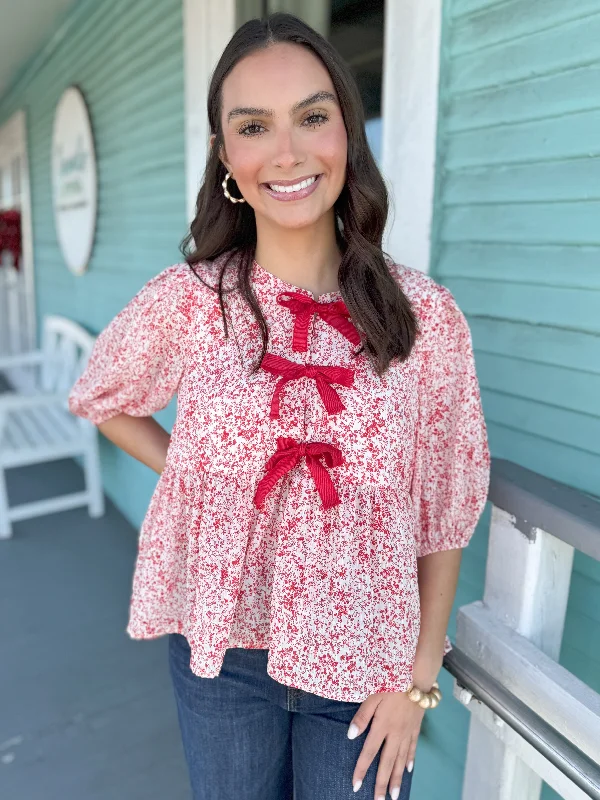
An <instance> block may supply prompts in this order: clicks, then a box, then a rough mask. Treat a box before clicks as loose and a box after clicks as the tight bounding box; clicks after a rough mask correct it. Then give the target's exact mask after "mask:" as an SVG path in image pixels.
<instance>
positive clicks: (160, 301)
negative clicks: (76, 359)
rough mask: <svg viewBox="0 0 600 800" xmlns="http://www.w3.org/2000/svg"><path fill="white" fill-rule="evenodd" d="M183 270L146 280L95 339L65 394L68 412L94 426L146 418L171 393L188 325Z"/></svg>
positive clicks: (181, 267)
mask: <svg viewBox="0 0 600 800" xmlns="http://www.w3.org/2000/svg"><path fill="white" fill-rule="evenodd" d="M185 267H186V265H176V266H174V267H169V268H168V269H166V270H164V271H163V272H161V273H160V274H159V275H157V276H156V277H154V278H152V279H151V280H150V281H148V283H146V285H145V286H144V287H143V288H142V289H141V290H140V291H139V292H138V293H137V294H136V295H135V297H134V298H133V299H132V300H131V301H130V302H129V303H128V305H127V306H125V308H124V309H123V310H122V311H121V312H120V313H119V314H117V316H116V317H114V319H113V320H112V321H111V322H110V323H109V324H108V326H107V327H106V328H105V329H104V330H103V331H102V332H101V333H100V334H99V336H98V338H97V339H96V342H95V344H94V348H93V351H92V354H91V357H90V359H89V361H88V364H87V366H86V368H85V370H84V372H83V373H82V375H81V376H80V378H79V379H78V380H77V382H76V383H75V384H74V386H73V387H72V389H71V391H70V394H69V409H70V411H71V413H73V414H75V415H77V416H79V417H84V418H86V419H89V420H90V421H91V422H93V423H94V425H99V424H101V423H102V422H105V421H106V420H108V419H110V418H111V417H115V416H117V415H118V414H121V413H124V414H130V415H131V416H134V417H145V416H151V415H152V414H154V413H156V412H157V411H159V410H160V409H163V408H165V407H166V406H167V405H168V404H169V402H170V400H171V399H172V398H173V396H174V395H175V394H176V392H177V388H178V385H179V381H180V378H181V374H182V371H183V366H184V358H185V344H186V340H187V333H188V328H189V325H190V307H189V303H188V302H187V301H186V279H187V278H186V275H185V272H184V268H185Z"/></svg>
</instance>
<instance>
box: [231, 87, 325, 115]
mask: <svg viewBox="0 0 600 800" xmlns="http://www.w3.org/2000/svg"><path fill="white" fill-rule="evenodd" d="M323 100H329V101H331V102H333V103H337V98H336V96H335V95H334V94H332V92H315V93H314V94H311V95H310V96H309V97H305V98H304V100H300V102H298V103H296V104H295V105H293V106H292V108H291V109H290V116H292V115H293V114H295V113H296V112H297V111H302V109H303V108H307V107H308V106H312V104H313V103H319V102H322V101H323ZM247 116H256V117H274V116H275V112H274V111H273V110H272V109H270V108H252V107H250V106H248V107H240V108H232V109H231V111H230V112H229V114H227V122H230V121H231V120H232V119H233V118H234V117H247Z"/></svg>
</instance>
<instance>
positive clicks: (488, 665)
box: [444, 459, 600, 800]
mask: <svg viewBox="0 0 600 800" xmlns="http://www.w3.org/2000/svg"><path fill="white" fill-rule="evenodd" d="M489 500H490V501H491V503H492V506H493V508H492V522H491V527H490V542H489V547H488V560H487V566H486V582H485V592H484V598H483V602H481V601H478V602H476V603H472V604H470V605H467V606H463V607H461V608H460V609H459V611H458V615H457V635H456V643H453V647H454V649H453V650H452V651H450V653H448V654H447V655H446V657H445V658H444V667H445V668H446V669H447V670H448V671H449V672H450V673H451V674H452V675H453V676H454V678H455V688H454V693H455V696H456V697H457V698H458V699H459V700H460V701H461V702H462V703H463V704H464V705H465V706H466V708H467V709H468V710H470V711H471V712H472V716H471V728H470V733H469V745H468V751H467V762H466V767H465V780H464V785H463V800H481V798H482V797H485V798H486V800H499V798H501V797H511V798H512V797H514V798H515V800H517V798H518V800H534V799H535V798H538V797H539V795H540V791H541V786H542V780H545V781H546V782H547V783H549V784H550V785H551V786H552V787H553V788H554V789H555V790H556V791H557V792H558V793H559V794H561V795H562V796H563V797H565V798H568V799H569V800H579V798H583V797H592V798H595V800H600V763H599V762H600V695H599V694H598V693H596V692H594V691H593V690H592V689H591V688H590V687H589V686H586V685H585V684H584V683H583V682H581V681H579V680H578V679H577V678H576V677H575V676H574V675H572V673H570V672H568V671H567V670H566V669H564V668H563V667H562V666H560V665H559V664H558V663H557V662H558V656H559V653H560V645H561V641H562V633H563V628H564V620H565V614H566V605H567V599H568V595H569V585H570V578H571V569H572V559H573V552H574V550H575V549H577V550H579V551H581V552H582V553H585V554H586V555H588V556H590V557H591V558H594V559H596V560H600V499H598V498H596V497H594V496H592V495H589V494H585V493H584V492H580V491H578V490H576V489H574V488H572V487H569V486H565V485H564V484H560V483H558V482H556V481H552V480H550V479H548V478H546V477H544V476H541V475H538V474H537V473H535V472H532V471H531V470H527V469H525V468H524V467H521V466H519V465H517V464H513V463H511V462H509V461H504V460H500V459H493V461H492V476H491V482H490V492H489ZM498 740H500V741H498ZM482 764H483V765H485V769H481V765H482Z"/></svg>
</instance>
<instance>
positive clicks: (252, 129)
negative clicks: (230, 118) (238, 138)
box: [238, 120, 265, 136]
mask: <svg viewBox="0 0 600 800" xmlns="http://www.w3.org/2000/svg"><path fill="white" fill-rule="evenodd" d="M264 130H265V129H264V127H263V126H262V125H261V124H260V122H257V121H256V120H252V122H247V123H245V124H244V125H242V126H241V127H240V128H239V129H238V133H239V134H241V135H242V136H260V134H261V133H263V131H264Z"/></svg>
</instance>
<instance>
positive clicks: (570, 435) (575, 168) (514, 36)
mask: <svg viewBox="0 0 600 800" xmlns="http://www.w3.org/2000/svg"><path fill="white" fill-rule="evenodd" d="M599 86H600V0H579V2H577V3H564V2H563V1H562V0H560V2H559V0H504V2H489V0H487V1H486V0H446V2H445V4H444V20H443V33H442V80H441V87H440V118H439V129H438V154H437V158H438V168H437V178H436V181H437V185H436V206H435V213H434V246H433V250H432V263H431V272H432V274H433V276H434V277H435V278H436V279H437V280H439V281H440V282H441V283H443V284H445V285H447V286H448V287H449V288H450V289H451V291H452V292H453V293H454V295H455V297H456V299H457V301H458V303H459V305H460V306H461V308H462V309H463V310H464V311H465V313H466V314H467V317H468V319H469V323H470V326H471V331H472V334H473V341H474V346H475V352H476V360H477V370H478V375H479V379H480V383H481V387H482V396H483V405H484V411H485V415H486V420H487V423H488V429H489V434H490V443H491V448H492V453H493V455H495V456H498V457H501V458H507V459H511V460H513V461H516V462H518V463H519V464H523V465H524V466H526V467H528V468H529V469H533V470H536V471H537V472H540V473H541V474H543V475H547V476H549V477H551V478H554V479H556V480H559V481H563V482H565V483H567V484H570V485H572V486H575V487H577V488H579V489H581V490H583V491H584V492H588V493H591V494H600V401H599V398H600V92H599V91H598V87H599ZM488 523H489V509H488V510H487V514H486V515H485V517H484V519H483V521H482V524H481V525H480V526H479V529H478V531H477V533H476V535H475V536H474V538H473V540H472V542H471V544H470V546H469V547H468V548H467V549H466V550H465V552H464V555H463V563H462V568H461V577H460V583H459V588H458V594H457V601H456V604H455V610H456V608H457V607H458V606H459V605H461V604H463V603H466V602H470V601H471V600H475V599H479V598H481V596H482V595H481V593H482V590H483V582H484V577H485V576H484V570H485V558H486V551H487V530H488V528H487V526H488ZM599 598H600V565H598V564H597V563H596V562H594V561H592V560H591V559H589V558H587V557H585V556H582V555H581V554H580V553H576V555H575V562H574V572H573V579H572V586H571V593H570V599H569V607H568V614H567V621H566V629H565V634H564V640H563V647H562V652H561V658H560V660H561V663H562V664H563V665H564V666H565V667H566V668H568V669H569V670H571V671H572V672H573V673H575V674H576V675H577V676H578V677H580V678H581V679H582V680H584V681H585V682H586V683H588V684H589V685H590V686H592V687H593V688H595V689H596V690H600V645H599V642H600V603H599V602H598V600H599ZM454 619H455V616H454V614H453V624H454ZM444 684H445V686H446V688H447V690H448V691H449V690H450V687H451V681H450V680H449V679H447V680H445V681H444ZM468 716H469V715H468V713H467V712H466V711H465V710H463V709H462V708H461V707H460V706H459V705H458V703H456V702H450V703H448V704H442V705H441V706H440V708H439V713H438V712H437V711H436V712H435V713H434V714H433V715H431V716H430V718H429V719H427V723H428V726H427V730H426V731H425V735H424V736H423V741H422V742H421V743H420V745H419V748H420V751H419V753H420V754H422V755H423V756H424V759H423V760H424V761H425V763H429V764H431V765H432V769H431V770H424V769H422V770H421V772H419V767H418V762H417V765H416V767H415V779H414V784H413V785H414V787H415V791H414V794H415V800H425V798H432V797H438V796H444V797H445V798H447V800H459V798H460V796H461V794H460V787H461V782H462V773H463V767H464V759H465V753H466V741H467V730H468V721H469V720H468ZM423 760H422V766H423ZM434 765H435V767H436V768H433V767H434ZM438 765H439V768H437V767H438ZM442 787H444V791H442ZM542 797H543V798H544V800H550V798H555V797H557V795H556V794H555V793H554V792H553V791H552V790H550V789H549V787H547V786H545V787H544V791H543V793H542Z"/></svg>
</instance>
